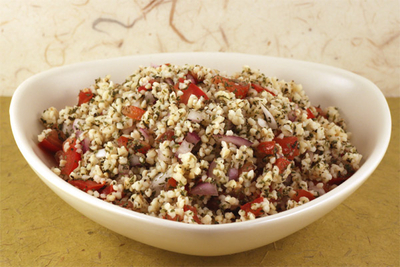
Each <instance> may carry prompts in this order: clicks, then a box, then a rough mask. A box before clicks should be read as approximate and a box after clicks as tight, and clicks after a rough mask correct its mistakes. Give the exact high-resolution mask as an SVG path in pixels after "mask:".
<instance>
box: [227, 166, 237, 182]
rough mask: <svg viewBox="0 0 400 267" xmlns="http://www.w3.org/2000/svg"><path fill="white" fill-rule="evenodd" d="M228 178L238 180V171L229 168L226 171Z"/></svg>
mask: <svg viewBox="0 0 400 267" xmlns="http://www.w3.org/2000/svg"><path fill="white" fill-rule="evenodd" d="M228 177H229V180H235V181H237V180H238V178H239V170H238V169H236V168H230V169H229V170H228Z"/></svg>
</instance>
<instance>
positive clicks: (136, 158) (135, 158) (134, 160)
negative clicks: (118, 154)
mask: <svg viewBox="0 0 400 267" xmlns="http://www.w3.org/2000/svg"><path fill="white" fill-rule="evenodd" d="M129 162H130V163H131V166H140V165H142V163H141V162H140V157H139V156H138V155H135V154H132V155H130V156H129Z"/></svg>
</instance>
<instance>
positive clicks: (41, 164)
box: [10, 53, 391, 255]
mask: <svg viewBox="0 0 400 267" xmlns="http://www.w3.org/2000/svg"><path fill="white" fill-rule="evenodd" d="M162 63H174V64H185V63H189V64H200V65H204V66H207V67H211V68H216V69H219V70H221V71H226V72H227V73H233V72H237V71H241V69H242V66H243V65H249V66H251V67H252V68H259V69H260V70H261V72H263V73H265V74H266V75H267V76H276V77H278V78H279V79H285V80H294V81H295V82H296V83H301V84H302V85H303V87H304V89H305V91H306V93H307V94H308V95H309V97H310V99H311V103H312V104H314V105H318V104H320V105H322V106H323V107H326V106H328V105H333V106H338V107H339V109H340V111H341V113H342V114H343V116H344V118H345V120H346V121H347V123H348V127H349V130H350V131H351V132H352V133H353V136H352V142H353V143H354V144H355V145H356V147H357V148H358V150H359V152H361V153H362V154H363V156H364V159H363V164H362V166H361V168H360V169H359V170H358V171H357V172H356V173H355V174H354V175H353V176H352V177H351V178H350V179H348V180H347V181H346V182H344V183H343V184H342V185H340V186H339V187H338V188H336V189H334V190H332V191H330V192H328V193H327V194H325V195H323V196H321V197H319V198H317V199H315V200H313V201H311V202H309V203H307V204H305V205H302V206H300V207H297V208H294V209H291V210H288V211H284V212H282V213H279V214H276V215H273V216H269V217H264V218H259V219H256V220H253V221H246V222H240V223H232V224H225V225H189V224H184V223H179V222H173V221H169V220H163V219H159V218H154V217H150V216H148V215H144V214H140V213H137V212H133V211H130V210H127V209H124V208H121V207H118V206H116V205H113V204H109V203H106V202H104V201H102V200H100V199H97V198H94V197H92V196H90V195H88V194H86V193H84V192H83V191H81V190H79V189H77V188H75V187H73V186H72V185H70V184H68V183H66V182H65V181H63V180H62V179H60V178H59V177H58V176H56V175H55V174H54V173H53V172H52V171H51V170H50V167H51V164H52V163H51V162H52V161H51V160H50V158H49V157H48V156H47V155H46V154H45V153H43V152H42V151H41V150H40V149H39V148H38V146H37V135H38V133H40V132H41V129H42V126H41V124H40V123H39V117H40V115H41V112H42V111H43V110H44V109H46V108H48V107H50V106H55V107H56V108H58V109H61V108H63V107H64V106H66V105H73V104H74V103H76V99H77V93H78V91H79V90H80V89H82V88H84V87H87V86H89V85H91V84H93V83H94V79H96V78H98V77H104V76H105V75H107V74H110V75H111V80H113V81H114V82H118V83H122V82H123V81H124V80H125V78H126V77H127V76H129V75H130V74H131V73H133V71H134V70H135V69H136V68H137V67H138V66H140V65H142V66H148V65H150V64H162ZM10 117H11V126H12V131H13V134H14V138H15V140H16V143H17V145H18V147H19V149H20V151H21V153H22V155H23V156H24V157H25V159H26V160H27V162H28V163H29V165H30V166H31V167H32V169H33V170H34V171H35V172H36V173H37V175H38V176H39V177H40V178H41V179H42V180H43V182H44V183H45V184H47V185H48V186H49V187H50V188H51V189H52V190H53V191H54V192H55V193H56V194H57V195H59V196H60V197H61V198H62V199H63V200H65V201H66V202H67V203H68V204H70V205H71V206H72V207H74V208H75V209H76V210H78V211H79V212H81V213H82V214H84V215H85V216H87V217H88V218H90V219H92V220H93V221H95V222H97V223H99V224H101V225H103V226H104V227H107V228H109V229H111V230H112V231H115V232H117V233H119V234H122V235H124V236H127V237H129V238H132V239H134V240H137V241H139V242H142V243H145V244H148V245H151V246H155V247H159V248H162V249H166V250H170V251H174V252H180V253H185V254H193V255H224V254H232V253H237V252H242V251H246V250H250V249H254V248H257V247H260V246H264V245H267V244H269V243H271V242H274V241H276V240H278V239H281V238H283V237H285V236H288V235H290V234H292V233H294V232H296V231H298V230H300V229H301V228H303V227H305V226H307V225H309V224H310V223H312V222H314V221H316V220H317V219H319V218H321V217H322V216H324V215H325V214H326V213H328V212H329V211H331V210H332V209H333V208H334V207H336V206H337V205H339V204H340V203H341V202H342V201H343V200H345V199H346V198H347V197H348V196H349V195H350V194H352V193H353V192H354V191H355V190H356V189H357V188H358V187H359V186H360V185H361V184H362V183H363V182H365V180H366V179H367V178H368V177H369V175H370V174H371V173H372V172H373V171H374V170H375V168H376V167H377V166H378V164H379V162H380V161H381V160H382V158H383V156H384V154H385V152H386V149H387V146H388V143H389V139H390V132H391V118H390V112H389V108H388V105H387V103H386V100H385V98H384V96H383V95H382V93H381V91H380V90H379V88H378V87H376V86H375V85H374V84H373V83H372V82H370V81H368V80H367V79H365V78H363V77H360V76H358V75H356V74H353V73H351V72H348V71H344V70H341V69H337V68H333V67H329V66H324V65H320V64H314V63H309V62H302V61H296V60H290V59H282V58H273V57H266V56H257V55H244V54H232V53H176V54H153V55H140V56H130V57H122V58H114V59H105V60H98V61H93V62H85V63H80V64H75V65H69V66H65V67H60V68H55V69H51V70H49V71H46V72H43V73H40V74H37V75H35V76H33V77H31V78H29V79H28V80H26V81H25V82H23V83H22V84H21V85H20V86H19V87H18V89H17V90H16V92H15V94H14V96H13V98H12V102H11V107H10ZM32 179H33V178H32Z"/></svg>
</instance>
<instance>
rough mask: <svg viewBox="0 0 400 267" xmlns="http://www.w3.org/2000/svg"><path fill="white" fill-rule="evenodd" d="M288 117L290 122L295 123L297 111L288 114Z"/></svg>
mask: <svg viewBox="0 0 400 267" xmlns="http://www.w3.org/2000/svg"><path fill="white" fill-rule="evenodd" d="M287 116H288V119H289V120H290V121H292V122H293V121H295V120H296V119H297V116H296V111H295V110H291V111H289V112H288V114H287Z"/></svg>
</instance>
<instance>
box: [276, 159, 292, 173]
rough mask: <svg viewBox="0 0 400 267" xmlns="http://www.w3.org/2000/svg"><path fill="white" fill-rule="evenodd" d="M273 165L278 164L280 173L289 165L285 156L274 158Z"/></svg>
mask: <svg viewBox="0 0 400 267" xmlns="http://www.w3.org/2000/svg"><path fill="white" fill-rule="evenodd" d="M275 165H276V166H278V168H279V173H282V172H283V171H284V170H286V168H287V166H289V165H290V161H289V160H287V159H286V158H279V159H277V160H276V162H275Z"/></svg>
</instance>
